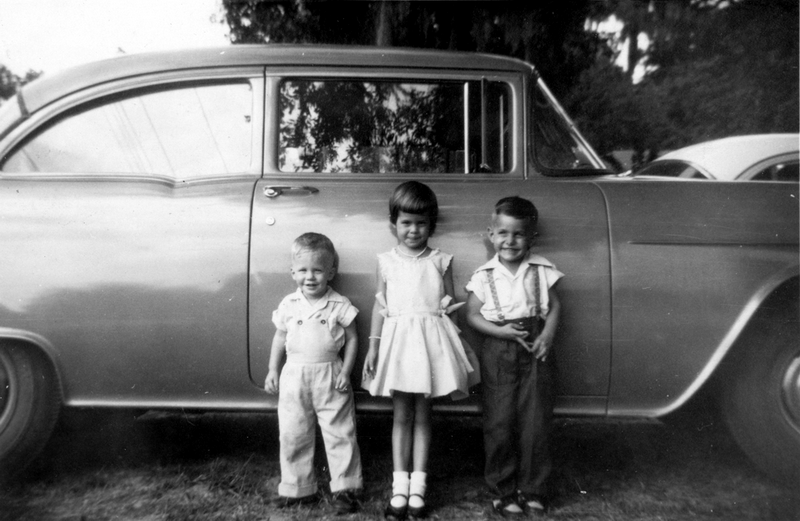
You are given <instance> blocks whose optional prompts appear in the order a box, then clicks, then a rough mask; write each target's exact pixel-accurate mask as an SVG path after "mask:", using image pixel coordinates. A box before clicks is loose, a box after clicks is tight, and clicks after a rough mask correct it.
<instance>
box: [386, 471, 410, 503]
mask: <svg viewBox="0 0 800 521" xmlns="http://www.w3.org/2000/svg"><path fill="white" fill-rule="evenodd" d="M408 485H409V479H408V472H402V471H401V472H392V500H391V501H390V502H389V503H390V504H391V505H392V506H393V507H395V508H403V507H404V506H406V505H407V504H408Z"/></svg>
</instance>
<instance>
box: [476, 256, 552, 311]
mask: <svg viewBox="0 0 800 521" xmlns="http://www.w3.org/2000/svg"><path fill="white" fill-rule="evenodd" d="M488 273H491V275H488ZM537 273H538V276H539V317H540V318H546V317H547V313H548V312H549V311H550V298H549V296H548V290H549V289H550V288H552V287H553V285H554V284H555V283H556V282H558V280H559V279H561V277H563V276H564V274H563V273H561V272H560V271H558V270H557V269H556V267H555V265H554V264H553V263H552V262H550V261H548V260H547V259H545V258H544V257H542V256H541V255H536V254H535V253H531V252H528V254H527V255H526V256H525V259H524V260H523V261H522V264H521V265H520V268H519V269H518V270H517V272H516V273H511V272H510V271H509V270H508V269H507V268H506V267H505V266H503V264H502V263H501V262H500V259H499V258H498V256H497V255H495V256H494V257H492V259H491V260H490V261H489V262H487V263H486V264H484V265H483V266H481V267H480V268H478V269H477V270H475V271H474V272H473V274H472V277H471V278H470V280H469V282H468V283H467V288H466V289H467V291H468V292H471V293H474V294H475V296H476V297H478V299H479V300H480V301H481V302H483V305H482V306H481V309H480V312H481V315H482V316H483V318H485V319H486V320H489V321H490V322H499V321H500V320H501V319H500V315H501V313H502V316H503V318H504V319H506V320H513V319H518V318H526V317H533V316H536V295H535V293H534V291H535V289H534V288H535V287H536V284H535V281H534V276H535V275H536V274H537ZM488 276H491V277H492V278H493V279H494V285H495V288H496V290H497V300H498V301H499V302H500V310H499V311H500V313H499V312H498V309H497V307H496V306H495V303H494V298H493V297H492V290H491V286H490V284H489V279H488V278H487V277H488Z"/></svg>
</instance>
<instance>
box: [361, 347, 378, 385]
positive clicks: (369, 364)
mask: <svg viewBox="0 0 800 521" xmlns="http://www.w3.org/2000/svg"><path fill="white" fill-rule="evenodd" d="M377 364H378V350H377V349H376V348H374V347H372V346H371V347H370V348H369V351H367V357H366V358H365V359H364V372H363V374H362V378H363V379H364V380H367V379H370V378H374V377H375V366H376V365H377Z"/></svg>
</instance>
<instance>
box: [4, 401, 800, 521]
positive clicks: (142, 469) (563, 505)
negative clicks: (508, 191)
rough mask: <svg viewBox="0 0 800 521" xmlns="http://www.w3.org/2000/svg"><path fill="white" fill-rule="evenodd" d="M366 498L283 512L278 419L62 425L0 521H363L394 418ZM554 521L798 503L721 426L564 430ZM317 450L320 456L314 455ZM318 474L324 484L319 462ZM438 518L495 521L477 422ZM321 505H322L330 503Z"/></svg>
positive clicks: (460, 427)
mask: <svg viewBox="0 0 800 521" xmlns="http://www.w3.org/2000/svg"><path fill="white" fill-rule="evenodd" d="M358 428H359V443H360V446H361V451H362V459H363V463H364V478H365V489H364V494H363V501H362V509H361V511H360V512H359V513H356V514H351V515H348V516H339V517H336V516H334V515H333V514H332V512H331V510H330V508H329V505H328V503H327V499H323V500H322V501H321V502H320V504H319V505H315V506H313V507H294V508H290V509H278V508H276V507H275V506H274V505H273V504H272V501H273V500H274V499H275V497H276V489H277V485H278V481H279V477H280V470H279V467H278V463H277V422H276V421H275V417H274V416H272V415H258V414H205V415H181V414H153V413H149V414H148V415H145V416H144V417H142V418H141V419H139V420H135V421H134V420H133V419H132V418H131V417H130V416H127V415H126V414H125V413H97V412H91V411H86V412H79V413H72V414H69V415H66V416H65V418H64V419H62V421H61V422H60V425H59V428H58V431H57V433H56V435H55V436H54V439H53V440H52V442H51V443H50V444H49V446H48V448H47V449H46V451H45V454H44V455H43V456H42V457H41V458H40V459H39V461H38V462H37V464H36V465H34V467H33V469H32V470H31V471H30V472H29V473H28V474H27V475H26V476H25V478H24V479H23V480H22V481H20V482H19V483H17V484H16V486H14V487H12V488H10V489H7V490H5V491H4V494H3V496H2V498H0V520H2V521H6V520H15V521H16V520H35V521H49V520H69V521H73V520H74V521H79V520H80V521H83V520H86V521H93V520H141V521H145V520H147V521H168V520H268V519H269V520H303V519H345V520H353V521H356V520H367V519H379V518H381V517H382V511H383V507H384V506H385V502H386V501H387V500H388V495H389V488H390V477H391V446H390V445H391V442H390V435H389V434H390V429H391V421H390V419H389V418H385V417H361V418H359V424H358ZM553 440H554V443H553V455H554V463H555V470H554V472H553V476H552V480H551V487H552V491H553V502H552V505H551V508H550V510H549V511H548V513H547V514H546V515H545V516H542V517H541V518H542V519H553V520H615V521H628V520H730V519H733V520H761V519H765V520H796V519H800V516H798V514H800V497H798V496H797V495H796V491H791V490H787V489H785V488H782V487H781V486H780V485H777V484H775V483H772V482H770V481H769V480H768V479H766V478H765V477H763V476H761V475H760V474H758V473H757V472H756V471H755V470H754V469H753V468H752V467H751V466H750V464H749V463H748V461H747V460H746V459H745V458H744V456H742V455H741V454H740V453H739V451H738V449H737V448H736V447H735V446H734V444H733V442H732V441H731V440H730V439H729V438H728V437H727V435H726V434H725V433H724V431H722V430H721V429H720V428H719V427H718V426H717V425H716V424H714V423H713V422H712V423H710V424H696V422H695V423H692V424H685V425H678V426H674V425H671V424H667V425H665V424H661V423H658V422H597V421H581V420H559V421H558V422H557V423H556V425H555V429H554V436H553ZM318 453H319V451H318ZM317 468H318V473H319V475H320V479H321V481H322V482H323V488H324V476H325V459H324V456H322V454H321V453H319V457H318V458H317ZM429 475H430V478H429V493H428V497H427V499H428V502H429V504H430V505H431V506H432V507H433V511H432V514H431V519H434V520H436V519H442V520H445V519H453V520H467V521H472V520H483V519H490V518H495V516H494V515H493V514H492V513H491V512H490V508H489V507H488V505H489V496H488V495H487V493H486V492H485V490H484V486H483V479H482V438H481V432H480V425H479V421H478V420H477V419H462V418H438V419H437V420H436V422H435V425H434V440H433V447H432V451H431V462H430V472H429ZM325 497H327V496H325Z"/></svg>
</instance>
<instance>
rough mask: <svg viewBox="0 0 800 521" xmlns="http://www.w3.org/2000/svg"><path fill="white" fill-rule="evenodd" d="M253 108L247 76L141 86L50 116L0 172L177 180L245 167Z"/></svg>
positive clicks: (248, 164)
mask: <svg viewBox="0 0 800 521" xmlns="http://www.w3.org/2000/svg"><path fill="white" fill-rule="evenodd" d="M252 112H253V94H252V89H251V87H250V85H249V83H246V82H236V83H222V84H210V85H196V84H194V85H187V86H178V87H175V86H173V87H161V88H158V89H153V88H151V89H142V90H139V91H135V92H133V93H126V94H125V95H124V96H114V97H109V98H104V99H102V100H99V101H93V102H91V103H90V104H86V105H82V106H80V107H78V108H75V109H72V110H70V111H69V112H67V113H65V114H62V115H60V116H58V117H56V118H55V119H54V120H53V121H51V122H49V123H47V124H46V125H45V126H44V128H43V130H40V131H39V132H37V133H36V134H35V135H33V136H32V137H29V138H27V139H26V140H25V141H24V142H23V143H22V144H21V145H20V146H18V147H17V148H16V149H15V150H14V151H13V152H12V153H11V154H10V155H9V156H8V159H7V160H6V161H5V162H4V163H3V165H2V171H3V172H9V173H11V172H14V173H24V172H41V173H64V174H81V173H86V174H99V173H121V174H145V175H147V174H154V175H164V176H168V177H173V178H176V179H186V178H193V177H204V176H216V175H226V174H233V173H238V172H244V171H247V170H248V169H249V168H250V164H251V161H252V157H251V156H252V149H253V147H252V140H253V129H252V123H251V122H252Z"/></svg>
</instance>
